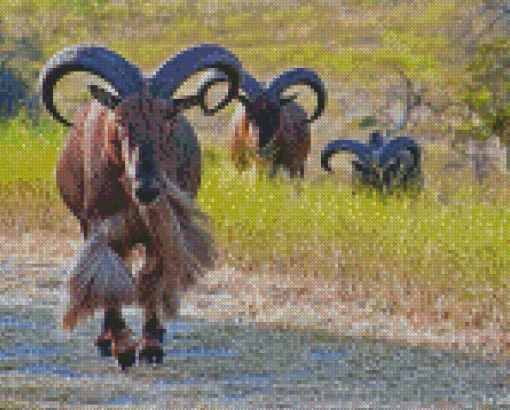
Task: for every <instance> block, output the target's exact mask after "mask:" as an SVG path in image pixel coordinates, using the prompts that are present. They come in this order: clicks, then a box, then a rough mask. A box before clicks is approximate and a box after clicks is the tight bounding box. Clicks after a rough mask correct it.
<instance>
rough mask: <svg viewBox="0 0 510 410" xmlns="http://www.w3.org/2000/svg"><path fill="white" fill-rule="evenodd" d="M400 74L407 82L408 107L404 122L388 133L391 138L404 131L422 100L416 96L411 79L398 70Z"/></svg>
mask: <svg viewBox="0 0 510 410" xmlns="http://www.w3.org/2000/svg"><path fill="white" fill-rule="evenodd" d="M398 74H399V75H400V77H402V79H403V80H404V81H405V82H406V107H405V109H404V112H403V116H402V120H401V121H400V122H399V123H397V125H396V126H395V128H394V129H392V130H388V131H386V136H387V137H389V136H390V135H391V134H396V133H397V132H399V131H402V130H403V129H404V128H405V127H406V125H407V122H408V121H409V116H410V115H411V111H412V110H413V108H414V107H418V106H419V105H420V104H421V98H420V97H419V96H416V95H415V90H414V86H413V82H412V81H411V79H410V78H409V77H407V76H406V74H405V73H404V71H402V70H400V69H398Z"/></svg>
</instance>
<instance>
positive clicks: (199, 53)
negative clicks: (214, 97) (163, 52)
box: [150, 44, 242, 113]
mask: <svg viewBox="0 0 510 410" xmlns="http://www.w3.org/2000/svg"><path fill="white" fill-rule="evenodd" d="M208 68H211V69H212V68H215V69H216V70H218V71H219V72H221V73H223V74H224V75H226V76H227V77H228V78H229V90H228V94H227V97H226V98H225V99H223V100H222V102H221V103H220V104H219V105H218V106H216V107H215V108H214V109H213V111H214V112H215V111H218V110H219V109H221V108H223V107H225V106H226V105H227V104H228V103H230V102H231V101H232V100H233V99H234V98H237V96H238V94H239V86H240V82H241V72H242V69H241V63H240V61H239V60H238V59H237V57H236V56H235V55H234V54H233V53H232V52H230V51H229V50H227V49H226V48H224V47H221V46H218V45H215V44H202V45H199V46H195V47H190V48H187V49H186V50H183V51H181V52H179V53H177V54H175V55H174V56H173V57H172V58H170V59H169V60H168V61H167V62H166V63H164V64H163V65H162V66H161V67H160V68H159V69H158V70H156V72H155V73H154V75H153V76H152V78H151V80H150V91H151V93H152V95H153V96H154V97H157V98H161V99H165V100H169V99H171V98H172V95H173V94H174V93H175V91H176V90H177V89H178V88H179V86H180V85H181V84H182V83H183V82H184V81H186V80H187V79H188V77H190V76H191V75H193V74H195V73H197V72H198V71H201V70H204V69H208ZM201 105H202V104H201ZM204 105H205V104H204ZM210 112H211V110H208V111H206V113H210Z"/></svg>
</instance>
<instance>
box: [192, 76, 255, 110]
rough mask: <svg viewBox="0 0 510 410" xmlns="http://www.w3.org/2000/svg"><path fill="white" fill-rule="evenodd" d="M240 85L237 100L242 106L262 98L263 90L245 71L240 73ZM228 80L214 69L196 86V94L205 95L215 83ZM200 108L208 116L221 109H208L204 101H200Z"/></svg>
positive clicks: (217, 107) (218, 107)
mask: <svg viewBox="0 0 510 410" xmlns="http://www.w3.org/2000/svg"><path fill="white" fill-rule="evenodd" d="M242 77H243V78H242V83H241V89H240V90H239V95H238V96H237V99H238V100H239V101H241V102H242V103H243V104H244V105H249V104H250V101H252V100H256V99H258V98H260V97H261V96H262V92H263V88H262V86H261V85H260V83H259V82H258V81H257V80H255V79H254V78H253V77H252V76H251V75H249V74H248V73H247V72H246V71H243V73H242ZM226 81H228V78H227V77H226V76H225V75H224V74H223V73H221V72H219V71H218V70H216V69H214V70H212V71H210V72H208V73H207V74H206V75H205V76H204V77H203V78H202V80H201V81H200V83H199V86H198V93H199V94H200V95H205V94H207V92H208V91H209V89H210V88H211V87H213V86H214V85H216V84H217V83H221V82H226ZM200 108H202V110H203V111H204V112H206V113H207V114H208V115H210V114H214V113H216V111H218V110H219V109H221V108H223V107H220V106H219V105H218V106H216V107H215V108H213V109H210V108H208V107H207V106H206V105H205V99H202V100H200Z"/></svg>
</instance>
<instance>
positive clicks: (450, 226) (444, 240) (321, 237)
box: [199, 155, 510, 294]
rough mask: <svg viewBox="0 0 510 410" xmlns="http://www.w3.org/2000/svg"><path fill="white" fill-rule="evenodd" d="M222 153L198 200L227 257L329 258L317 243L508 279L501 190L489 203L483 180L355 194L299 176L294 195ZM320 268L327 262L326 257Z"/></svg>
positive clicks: (362, 256) (469, 276) (411, 264)
mask: <svg viewBox="0 0 510 410" xmlns="http://www.w3.org/2000/svg"><path fill="white" fill-rule="evenodd" d="M224 157H225V156H220V155H216V161H214V162H209V163H208V164H207V165H206V167H205V168H204V184H203V186H202V188H201V191H200V196H199V202H200V204H201V206H202V208H203V209H204V211H206V212H208V213H210V214H211V215H212V216H213V218H214V221H215V224H216V232H217V237H218V238H219V240H220V241H222V242H224V243H227V244H228V249H229V250H231V253H232V254H235V255H233V259H234V261H235V259H237V260H238V261H239V258H241V259H242V258H243V257H245V258H246V259H253V258H254V257H255V256H256V258H257V259H260V260H270V259H273V258H286V257H287V258H289V257H291V256H292V255H293V254H294V253H295V251H299V250H301V251H302V252H303V253H305V254H306V253H308V258H309V262H310V263H309V265H310V266H311V267H313V266H317V265H320V264H321V263H324V262H325V261H326V260H327V259H328V258H327V257H326V256H325V255H324V252H326V253H328V252H329V251H331V249H341V250H343V251H344V252H347V253H349V254H351V255H352V256H353V258H354V259H356V260H358V261H363V262H362V264H364V265H365V269H366V270H367V274H369V273H370V269H372V268H375V267H376V266H377V265H378V264H379V263H382V264H383V265H385V266H391V265H393V264H394V262H395V261H398V263H397V266H398V269H396V268H394V271H393V272H392V273H394V274H398V271H402V272H412V273H413V274H414V275H416V276H420V277H421V281H423V283H428V282H431V283H448V282H449V281H451V280H454V279H455V278H457V279H455V280H456V281H457V282H458V281H459V280H458V277H459V276H461V282H462V283H465V284H470V283H485V282H488V283H490V284H492V285H494V286H496V287H499V288H501V287H505V288H506V283H507V281H506V279H505V278H506V274H507V269H508V266H509V262H510V251H508V250H507V243H508V241H509V240H510V236H509V233H510V231H509V227H510V225H509V224H510V212H509V211H508V207H507V202H505V199H506V197H507V195H499V200H498V199H496V198H497V197H498V195H493V196H492V198H494V201H493V203H491V204H490V205H486V204H483V203H482V198H483V196H484V195H486V192H487V190H488V189H489V187H487V186H485V187H478V186H477V185H476V184H472V183H470V182H465V183H463V184H462V186H457V187H455V186H454V184H451V185H447V183H448V181H447V180H446V179H443V180H442V181H440V180H439V181H436V182H435V183H434V185H433V186H431V187H429V188H425V189H424V190H423V192H422V193H421V194H420V195H419V196H418V197H412V196H406V195H405V194H403V195H401V196H400V198H399V197H397V196H391V197H385V196H382V195H380V194H378V193H374V192H370V191H367V192H365V193H362V194H361V195H355V196H353V194H352V189H351V187H345V188H342V187H339V186H337V185H336V184H335V183H334V182H333V181H325V182H322V183H318V184H315V183H312V182H310V181H305V182H304V183H303V184H302V187H301V188H302V190H301V193H300V194H299V195H298V196H297V197H295V196H293V195H292V192H291V191H292V190H293V189H295V188H294V187H293V186H292V185H290V184H288V183H287V181H286V180H284V179H279V178H277V179H276V180H275V181H274V182H273V181H270V180H268V179H267V178H266V177H265V176H262V177H260V178H259V177H256V176H255V177H254V178H253V180H250V177H249V175H246V174H243V175H239V174H237V173H236V172H235V171H234V169H233V167H232V165H231V164H230V163H229V160H228V158H224ZM438 193H439V195H447V194H448V195H449V197H448V204H446V205H445V204H444V203H442V202H440V201H438V199H437V197H438ZM470 201H471V203H470ZM268 244H270V246H268ZM370 261H372V263H371V262H370ZM329 268H331V267H329ZM326 271H331V269H328V267H327V266H324V272H326ZM421 281H420V282H421ZM466 289H467V287H466ZM466 292H467V294H468V293H469V291H466Z"/></svg>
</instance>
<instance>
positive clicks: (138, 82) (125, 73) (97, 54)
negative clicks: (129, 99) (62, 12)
mask: <svg viewBox="0 0 510 410" xmlns="http://www.w3.org/2000/svg"><path fill="white" fill-rule="evenodd" d="M73 71H88V72H90V73H92V74H95V75H98V76H100V77H102V78H103V79H104V80H106V81H108V82H109V83H110V84H111V85H112V86H113V87H114V88H115V89H116V90H117V91H118V92H119V93H120V94H121V96H122V97H125V96H127V95H132V94H136V93H139V92H141V91H142V89H143V85H144V79H143V77H142V74H141V73H140V70H139V69H138V68H137V67H136V66H135V65H134V64H132V63H130V62H129V61H127V60H125V59H124V58H123V57H121V56H120V55H119V54H117V53H114V52H113V51H110V50H108V49H107V48H105V47H99V46H94V45H84V44H81V45H77V46H72V47H67V48H64V49H63V50H62V51H60V52H58V53H57V54H55V55H54V56H53V57H52V58H50V60H49V61H48V62H47V63H46V65H45V67H44V69H43V70H42V72H41V76H40V78H39V83H40V92H41V96H42V101H43V103H44V105H45V106H46V108H47V109H48V111H49V112H50V113H51V114H52V115H53V117H55V119H57V120H58V121H60V122H61V123H62V124H64V125H67V126H71V125H72V124H71V123H70V122H69V121H67V120H66V119H65V118H64V117H63V116H62V115H61V114H60V113H59V112H58V110H57V107H56V106H55V101H54V100H53V91H54V88H55V85H56V84H57V82H58V81H59V80H60V79H61V78H62V77H63V76H65V75H67V74H69V73H71V72H73Z"/></svg>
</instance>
